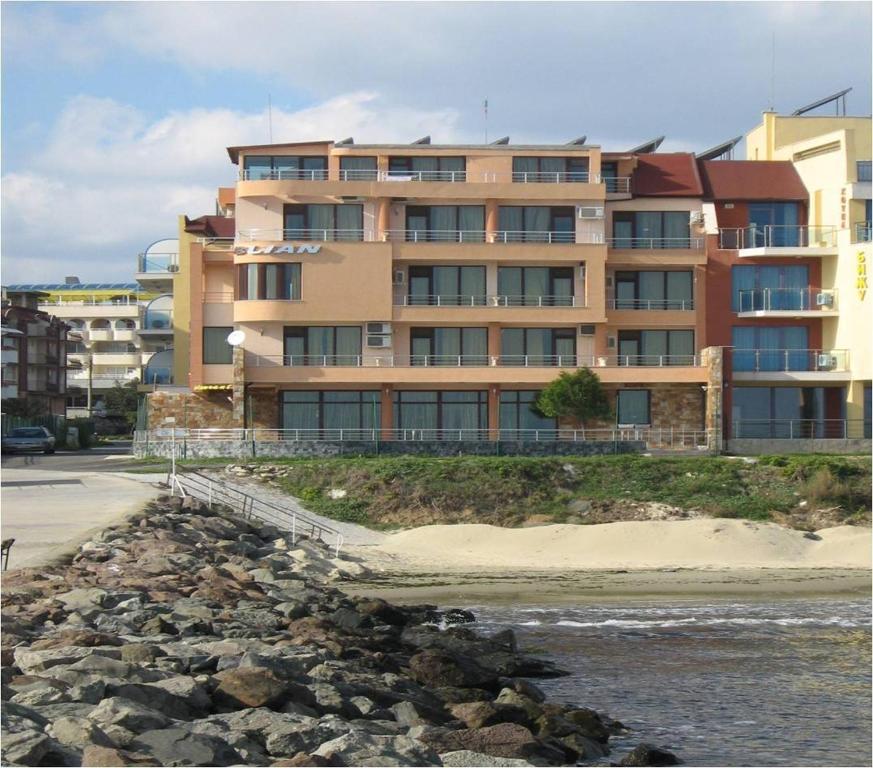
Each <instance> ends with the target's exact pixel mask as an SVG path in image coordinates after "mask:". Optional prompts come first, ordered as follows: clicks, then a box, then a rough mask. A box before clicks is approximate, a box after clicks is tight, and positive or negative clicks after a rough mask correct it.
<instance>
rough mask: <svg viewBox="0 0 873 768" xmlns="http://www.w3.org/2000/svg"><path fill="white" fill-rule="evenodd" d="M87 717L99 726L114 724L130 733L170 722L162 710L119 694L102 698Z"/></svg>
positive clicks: (164, 726)
mask: <svg viewBox="0 0 873 768" xmlns="http://www.w3.org/2000/svg"><path fill="white" fill-rule="evenodd" d="M88 719H89V720H91V721H92V722H94V723H97V724H98V725H99V726H101V727H103V726H110V725H114V726H119V727H121V728H124V729H125V730H128V731H131V732H132V733H143V732H145V731H151V730H154V729H156V728H166V727H167V726H168V725H169V724H170V718H168V717H167V716H166V715H165V714H164V713H163V712H158V711H157V710H156V709H152V708H151V707H147V706H145V705H143V704H139V703H137V702H135V701H131V700H130V699H124V698H121V697H119V696H113V697H110V698H108V699H103V701H101V702H100V703H99V704H98V705H97V706H96V707H94V709H92V710H91V712H90V713H89V714H88Z"/></svg>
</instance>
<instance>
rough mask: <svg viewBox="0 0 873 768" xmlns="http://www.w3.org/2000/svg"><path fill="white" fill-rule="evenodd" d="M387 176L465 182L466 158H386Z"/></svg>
mask: <svg viewBox="0 0 873 768" xmlns="http://www.w3.org/2000/svg"><path fill="white" fill-rule="evenodd" d="M388 175H389V176H395V177H399V178H402V177H409V178H410V180H412V181H466V180H467V158H466V157H457V156H454V157H437V156H435V155H418V156H412V157H390V158H388Z"/></svg>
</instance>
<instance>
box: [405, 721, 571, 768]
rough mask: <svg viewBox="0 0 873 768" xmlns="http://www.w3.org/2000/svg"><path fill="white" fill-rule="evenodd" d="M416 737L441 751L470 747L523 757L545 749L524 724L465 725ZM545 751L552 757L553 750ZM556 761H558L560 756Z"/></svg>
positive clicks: (532, 755)
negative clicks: (464, 727)
mask: <svg viewBox="0 0 873 768" xmlns="http://www.w3.org/2000/svg"><path fill="white" fill-rule="evenodd" d="M419 738H420V739H421V741H423V742H425V743H426V744H430V745H431V746H433V747H434V748H435V749H437V751H438V752H440V753H443V752H455V751H457V750H470V751H472V752H484V753H485V754H487V755H493V756H495V757H512V758H516V759H521V760H525V759H528V758H533V757H539V756H541V753H542V752H543V751H544V749H543V745H542V744H540V743H539V742H538V741H537V740H536V739H535V738H534V735H533V734H532V733H531V732H530V731H529V730H528V729H527V728H525V727H524V726H523V725H518V724H516V723H500V724H498V725H492V726H487V727H485V728H466V729H462V730H459V731H447V732H445V733H442V734H432V733H425V734H422V735H421V736H420V737H419ZM545 751H546V753H547V754H549V755H550V756H551V757H554V754H553V753H554V750H545ZM561 757H563V756H561ZM558 762H561V760H560V758H559V759H558Z"/></svg>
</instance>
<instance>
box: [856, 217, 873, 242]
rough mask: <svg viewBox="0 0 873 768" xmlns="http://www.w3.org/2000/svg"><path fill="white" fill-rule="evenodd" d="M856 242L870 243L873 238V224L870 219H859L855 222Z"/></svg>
mask: <svg viewBox="0 0 873 768" xmlns="http://www.w3.org/2000/svg"><path fill="white" fill-rule="evenodd" d="M854 234H855V242H856V243H869V242H870V241H871V240H873V224H871V222H869V221H859V222H858V223H857V224H855V232H854Z"/></svg>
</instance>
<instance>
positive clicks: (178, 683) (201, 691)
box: [143, 675, 211, 710]
mask: <svg viewBox="0 0 873 768" xmlns="http://www.w3.org/2000/svg"><path fill="white" fill-rule="evenodd" d="M143 688H160V689H161V690H163V691H166V692H167V693H169V694H172V695H173V696H175V697H176V698H177V699H179V700H181V701H182V702H184V703H185V704H187V705H188V706H189V707H190V708H191V709H194V710H206V709H208V708H209V705H210V704H211V700H210V698H209V694H208V693H207V691H206V689H205V688H204V687H203V686H202V685H200V684H199V683H198V682H197V681H196V680H194V679H193V678H191V677H188V676H187V675H179V676H177V677H168V678H167V679H166V680H156V681H155V682H154V683H149V684H147V685H144V686H143Z"/></svg>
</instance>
